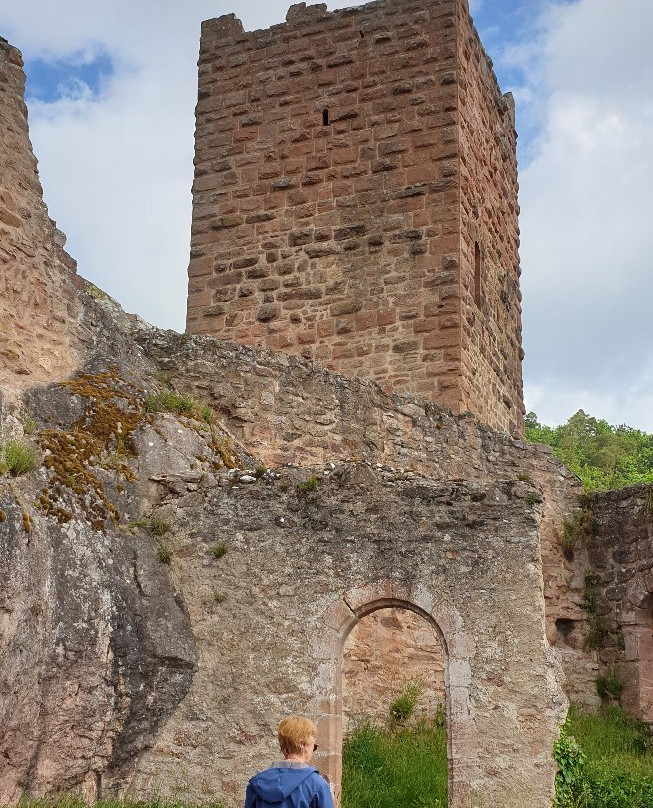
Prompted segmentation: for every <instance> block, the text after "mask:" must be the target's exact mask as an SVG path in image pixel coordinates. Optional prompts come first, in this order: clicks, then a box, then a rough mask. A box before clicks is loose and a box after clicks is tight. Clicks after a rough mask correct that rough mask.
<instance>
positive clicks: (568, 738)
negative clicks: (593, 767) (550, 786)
mask: <svg viewBox="0 0 653 808" xmlns="http://www.w3.org/2000/svg"><path fill="white" fill-rule="evenodd" d="M553 759H554V760H555V762H556V764H557V766H558V771H557V772H556V776H555V801H554V803H553V808H567V806H570V807H571V806H572V805H575V804H576V803H573V802H571V798H572V796H573V794H574V792H578V790H579V789H578V786H579V785H580V784H582V781H583V777H584V772H585V764H586V762H587V758H586V757H585V754H584V753H583V751H582V749H581V748H580V746H579V745H578V743H577V741H576V739H575V738H574V736H573V735H571V733H570V729H569V720H567V721H566V722H565V724H564V726H563V727H562V729H561V730H560V735H559V736H558V739H557V740H556V741H555V743H554V744H553Z"/></svg>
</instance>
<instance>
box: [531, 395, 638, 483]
mask: <svg viewBox="0 0 653 808" xmlns="http://www.w3.org/2000/svg"><path fill="white" fill-rule="evenodd" d="M525 426H526V429H525V432H526V439H527V440H529V441H532V442H533V443H544V444H546V445H547V446H550V447H551V448H552V449H553V454H554V455H555V456H556V457H557V458H558V459H560V460H562V462H563V463H564V464H565V465H566V466H567V467H568V468H570V469H571V470H572V471H573V472H575V473H576V474H577V475H578V476H579V477H580V479H581V480H582V482H583V486H584V488H585V490H586V491H596V490H603V491H605V490H608V489H612V488H623V487H624V486H627V485H635V484H636V483H653V435H649V434H648V433H646V432H642V431H640V430H639V429H632V428H631V427H629V426H626V425H625V424H621V425H620V426H611V425H610V424H609V423H608V422H607V421H604V420H602V419H599V418H593V417H592V416H591V415H586V414H585V413H584V412H583V410H578V412H577V413H576V414H575V415H572V416H571V418H570V419H569V420H568V421H567V423H566V424H561V425H560V426H556V427H550V426H546V425H545V424H540V423H539V421H538V420H537V415H536V414H535V413H534V412H529V413H528V415H527V416H526V424H525Z"/></svg>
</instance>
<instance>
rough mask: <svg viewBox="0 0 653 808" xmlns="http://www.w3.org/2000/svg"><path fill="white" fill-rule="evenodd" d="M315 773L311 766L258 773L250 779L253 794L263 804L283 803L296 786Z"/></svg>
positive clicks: (274, 768)
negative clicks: (263, 802) (259, 798)
mask: <svg viewBox="0 0 653 808" xmlns="http://www.w3.org/2000/svg"><path fill="white" fill-rule="evenodd" d="M315 771H317V769H314V768H313V767H312V766H306V767H305V768H304V767H302V768H294V767H293V768H290V767H289V768H285V767H283V768H282V767H276V766H275V767H273V768H271V769H266V770H265V771H264V772H259V773H258V774H256V775H254V777H252V779H251V781H250V782H251V784H252V788H253V789H254V793H255V794H256V795H257V796H259V797H261V799H263V800H265V802H272V803H274V802H283V800H285V799H286V797H287V796H288V795H289V794H291V793H292V792H293V791H294V790H295V789H296V788H297V786H299V785H301V783H303V782H304V780H306V778H307V777H310V776H311V774H313V772H315Z"/></svg>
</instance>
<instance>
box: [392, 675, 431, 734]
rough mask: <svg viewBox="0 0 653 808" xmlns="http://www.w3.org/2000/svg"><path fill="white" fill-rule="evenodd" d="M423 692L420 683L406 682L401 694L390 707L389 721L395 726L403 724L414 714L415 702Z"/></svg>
mask: <svg viewBox="0 0 653 808" xmlns="http://www.w3.org/2000/svg"><path fill="white" fill-rule="evenodd" d="M423 691H424V686H423V685H422V684H421V682H412V681H411V682H406V683H405V684H404V686H403V688H402V690H401V693H400V694H399V695H398V696H397V698H396V699H394V701H393V702H392V704H391V705H390V720H391V722H394V723H397V724H404V723H405V722H406V721H408V719H409V718H411V716H412V715H413V713H414V712H415V707H417V702H418V701H419V699H420V696H421V695H422V693H423Z"/></svg>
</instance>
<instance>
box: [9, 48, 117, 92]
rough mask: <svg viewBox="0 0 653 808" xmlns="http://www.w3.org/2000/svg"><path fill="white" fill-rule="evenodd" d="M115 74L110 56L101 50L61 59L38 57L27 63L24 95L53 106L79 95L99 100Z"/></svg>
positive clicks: (75, 54)
mask: <svg viewBox="0 0 653 808" xmlns="http://www.w3.org/2000/svg"><path fill="white" fill-rule="evenodd" d="M114 72H115V68H114V64H113V61H112V59H111V56H110V55H109V54H108V53H104V52H102V51H100V52H99V53H94V52H86V53H84V52H80V53H73V54H70V56H66V57H65V58H60V59H44V58H40V57H37V58H34V59H30V60H29V61H27V62H26V63H25V77H26V85H25V96H26V98H27V101H28V103H32V102H33V101H40V102H42V103H52V102H56V101H57V100H59V99H61V98H78V97H79V96H80V95H82V96H84V95H86V96H88V95H90V96H91V97H98V96H99V95H100V93H101V91H102V87H103V85H105V84H106V83H107V81H109V80H110V79H111V76H112V75H113V74H114Z"/></svg>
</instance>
